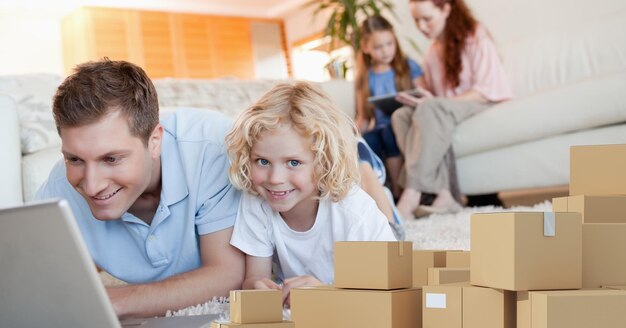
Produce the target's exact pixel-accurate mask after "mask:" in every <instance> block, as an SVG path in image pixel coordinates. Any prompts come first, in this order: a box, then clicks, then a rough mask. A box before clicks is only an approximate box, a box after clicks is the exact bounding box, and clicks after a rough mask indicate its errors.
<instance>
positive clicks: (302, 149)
mask: <svg viewBox="0 0 626 328" xmlns="http://www.w3.org/2000/svg"><path fill="white" fill-rule="evenodd" d="M250 156H251V158H250V159H251V161H252V163H251V172H250V173H251V178H252V187H253V188H254V190H255V191H256V192H258V193H259V195H260V196H261V197H263V198H264V199H265V200H266V201H267V202H268V204H269V205H270V206H271V207H272V209H273V210H275V211H277V212H280V213H281V214H282V216H283V218H285V219H287V217H300V218H301V217H302V216H306V215H307V214H308V213H311V212H315V211H316V210H317V200H316V198H315V197H316V196H318V194H319V191H318V190H317V184H316V183H315V182H314V181H313V165H314V163H313V161H314V159H315V156H314V155H313V151H311V139H310V138H305V137H303V136H301V135H300V134H299V133H298V132H296V131H295V130H294V129H293V128H291V127H290V126H284V127H281V128H279V129H278V130H276V131H266V132H263V133H262V134H261V137H260V138H259V139H258V140H257V141H255V142H254V144H253V145H252V149H251V154H250ZM312 219H313V220H314V219H315V217H313V218H312Z"/></svg>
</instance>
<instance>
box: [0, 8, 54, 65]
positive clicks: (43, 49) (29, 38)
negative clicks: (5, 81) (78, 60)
mask: <svg viewBox="0 0 626 328" xmlns="http://www.w3.org/2000/svg"><path fill="white" fill-rule="evenodd" d="M0 48H2V50H1V51H0V75H9V74H26V73H53V74H59V75H61V74H62V73H63V54H62V50H61V25H60V24H59V20H58V18H57V17H50V16H46V15H43V14H18V15H16V14H15V13H8V12H1V11H0Z"/></svg>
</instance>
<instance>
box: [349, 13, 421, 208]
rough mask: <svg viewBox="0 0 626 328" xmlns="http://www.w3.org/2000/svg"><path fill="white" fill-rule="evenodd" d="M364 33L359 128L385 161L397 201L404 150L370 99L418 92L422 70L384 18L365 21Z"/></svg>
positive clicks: (387, 119)
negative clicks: (406, 55)
mask: <svg viewBox="0 0 626 328" xmlns="http://www.w3.org/2000/svg"><path fill="white" fill-rule="evenodd" d="M361 33H362V34H361V35H362V36H361V51H360V52H359V53H358V54H357V78H356V80H357V81H356V104H357V118H356V120H357V126H358V127H359V129H360V130H361V132H363V138H364V139H365V140H366V141H367V143H368V144H369V146H370V147H372V149H373V150H374V152H375V153H376V155H378V157H380V158H381V159H383V160H384V162H385V166H386V167H387V172H388V173H389V182H390V186H391V191H392V193H393V194H394V196H396V197H397V196H399V195H400V186H399V185H398V183H397V182H398V174H399V172H400V169H401V168H402V162H403V161H402V157H401V156H400V150H399V149H398V146H397V144H396V140H395V137H394V134H393V130H392V128H391V122H390V117H389V115H387V114H385V113H384V112H383V111H381V110H380V109H374V108H373V107H372V105H371V104H369V103H368V102H367V98H368V97H371V96H380V95H386V94H395V93H396V92H397V91H401V90H408V89H413V88H415V87H416V81H417V78H418V77H420V76H421V75H422V70H421V68H420V66H419V65H418V64H417V63H416V62H415V61H413V60H411V59H407V58H406V57H405V56H404V55H403V54H402V52H401V51H400V47H399V46H398V40H397V39H396V36H395V34H394V31H393V27H392V26H391V24H390V23H389V22H388V21H387V20H386V19H385V18H383V17H382V16H370V17H369V18H367V19H366V20H365V21H363V23H362V25H361ZM370 129H371V130H370Z"/></svg>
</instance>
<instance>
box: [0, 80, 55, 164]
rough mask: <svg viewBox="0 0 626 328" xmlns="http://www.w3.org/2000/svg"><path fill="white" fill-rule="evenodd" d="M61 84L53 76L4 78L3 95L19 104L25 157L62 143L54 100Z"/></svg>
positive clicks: (0, 90)
mask: <svg viewBox="0 0 626 328" xmlns="http://www.w3.org/2000/svg"><path fill="white" fill-rule="evenodd" d="M60 83H61V78H60V77H59V76H57V75H53V74H28V75H14V76H3V77H0V94H4V95H7V96H9V97H11V98H12V99H13V100H14V101H15V103H16V104H17V114H18V117H19V122H20V123H19V125H20V138H21V150H22V153H24V154H29V153H32V152H36V151H38V150H41V149H44V148H48V147H52V146H55V145H59V144H60V143H61V140H60V138H59V135H58V133H57V130H56V127H55V124H54V119H53V117H52V96H53V95H54V93H55V92H56V88H57V86H58V85H59V84H60Z"/></svg>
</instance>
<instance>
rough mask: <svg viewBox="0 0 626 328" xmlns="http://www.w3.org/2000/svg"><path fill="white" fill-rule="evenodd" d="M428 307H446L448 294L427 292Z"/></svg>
mask: <svg viewBox="0 0 626 328" xmlns="http://www.w3.org/2000/svg"><path fill="white" fill-rule="evenodd" d="M426 307H427V308H429V309H445V308H446V294H438V293H426Z"/></svg>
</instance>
